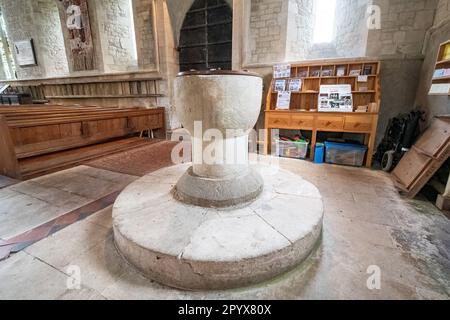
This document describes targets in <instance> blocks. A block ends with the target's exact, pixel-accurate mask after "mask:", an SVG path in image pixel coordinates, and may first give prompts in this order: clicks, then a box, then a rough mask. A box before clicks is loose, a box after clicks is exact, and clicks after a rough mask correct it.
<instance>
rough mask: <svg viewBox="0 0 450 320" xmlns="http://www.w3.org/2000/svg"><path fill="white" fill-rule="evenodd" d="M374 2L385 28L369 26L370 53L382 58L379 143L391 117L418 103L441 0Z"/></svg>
mask: <svg viewBox="0 0 450 320" xmlns="http://www.w3.org/2000/svg"><path fill="white" fill-rule="evenodd" d="M373 4H374V5H378V6H379V7H380V9H381V29H379V30H375V29H374V30H369V34H368V40H367V51H366V55H367V56H371V57H376V58H378V59H380V60H382V64H381V79H382V83H381V90H382V99H381V112H380V121H379V124H378V135H377V143H379V142H380V140H381V139H382V136H383V134H384V131H385V130H386V127H387V124H388V121H389V119H390V118H392V117H395V116H397V115H399V114H401V113H408V112H409V111H411V110H413V109H414V108H415V107H416V106H417V105H416V91H417V88H418V86H419V80H420V74H421V68H422V64H423V54H422V50H423V46H424V41H425V38H426V33H427V31H428V30H429V29H430V28H431V27H432V26H433V22H434V16H435V13H436V8H437V4H438V0H410V1H404V0H391V1H385V0H373Z"/></svg>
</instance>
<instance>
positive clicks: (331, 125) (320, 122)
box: [317, 116, 344, 131]
mask: <svg viewBox="0 0 450 320" xmlns="http://www.w3.org/2000/svg"><path fill="white" fill-rule="evenodd" d="M343 128H344V118H343V117H340V116H318V117H317V129H318V130H330V131H337V130H342V129H343Z"/></svg>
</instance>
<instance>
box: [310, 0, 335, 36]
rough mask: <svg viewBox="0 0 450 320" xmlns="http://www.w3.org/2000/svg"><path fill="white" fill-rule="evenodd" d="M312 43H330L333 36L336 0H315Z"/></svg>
mask: <svg viewBox="0 0 450 320" xmlns="http://www.w3.org/2000/svg"><path fill="white" fill-rule="evenodd" d="M314 4H315V20H316V21H315V26H314V39H313V42H314V43H330V42H332V41H333V37H334V21H335V14H336V0H315V1H314Z"/></svg>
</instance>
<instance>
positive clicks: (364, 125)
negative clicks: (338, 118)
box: [344, 115, 372, 132]
mask: <svg viewBox="0 0 450 320" xmlns="http://www.w3.org/2000/svg"><path fill="white" fill-rule="evenodd" d="M371 129H372V117H371V116H365V115H364V116H345V123H344V131H350V132H370V131H371Z"/></svg>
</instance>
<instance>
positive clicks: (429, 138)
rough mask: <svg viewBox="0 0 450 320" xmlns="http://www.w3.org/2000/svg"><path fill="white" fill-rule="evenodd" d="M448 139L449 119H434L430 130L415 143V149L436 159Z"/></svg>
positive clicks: (449, 133)
mask: <svg viewBox="0 0 450 320" xmlns="http://www.w3.org/2000/svg"><path fill="white" fill-rule="evenodd" d="M449 139H450V119H448V118H437V119H434V120H433V122H432V124H431V126H430V128H429V129H428V130H427V131H425V133H424V134H423V135H422V137H421V138H420V139H419V140H418V141H417V143H416V144H415V147H416V148H417V149H419V150H421V151H422V152H423V153H426V154H427V155H429V156H430V157H436V156H437V155H438V154H439V153H440V151H441V150H442V148H443V147H444V146H445V145H446V144H447V142H448V141H449Z"/></svg>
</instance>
